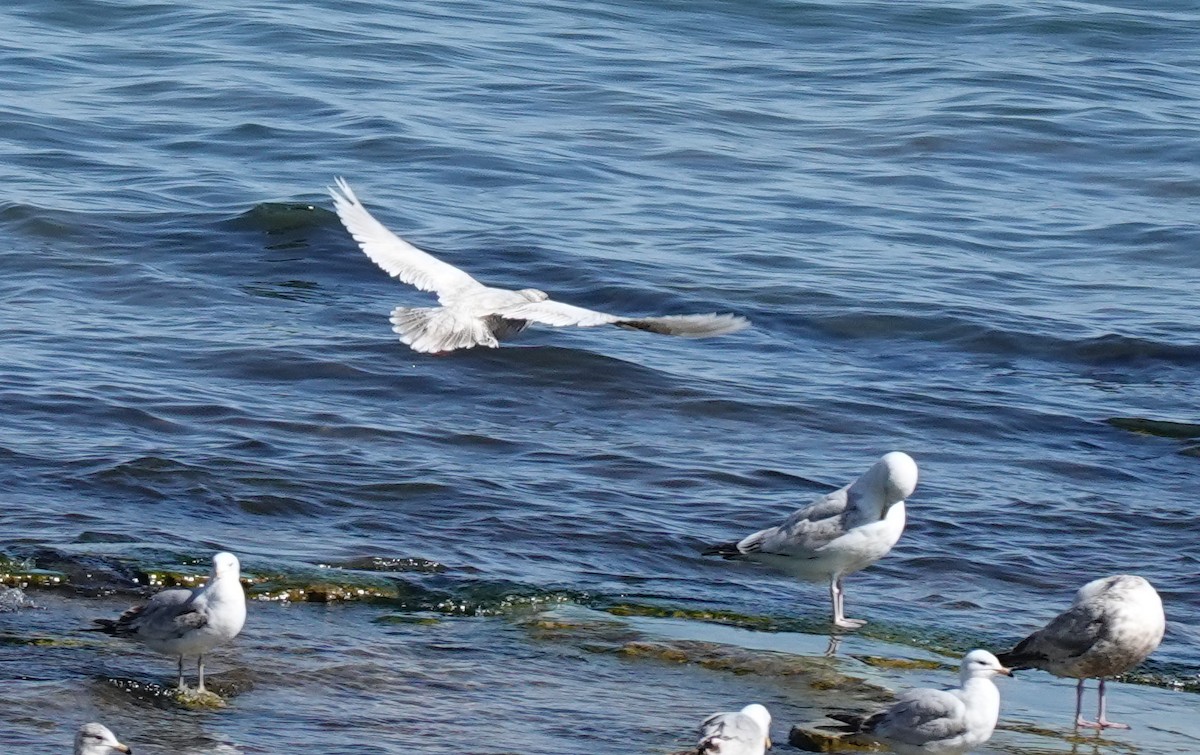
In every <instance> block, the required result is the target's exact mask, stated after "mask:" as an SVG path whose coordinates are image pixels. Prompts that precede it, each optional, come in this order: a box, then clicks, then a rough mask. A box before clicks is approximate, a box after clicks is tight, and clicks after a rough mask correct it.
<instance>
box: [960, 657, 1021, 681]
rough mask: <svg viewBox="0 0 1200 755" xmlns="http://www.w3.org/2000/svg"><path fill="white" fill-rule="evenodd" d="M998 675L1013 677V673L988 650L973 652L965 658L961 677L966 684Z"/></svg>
mask: <svg viewBox="0 0 1200 755" xmlns="http://www.w3.org/2000/svg"><path fill="white" fill-rule="evenodd" d="M997 674H1003V675H1004V676H1012V675H1013V672H1012V669H1009V668H1005V667H1004V665H1003V664H1001V663H1000V659H999V658H997V657H996V656H994V655H992V654H991V653H989V652H988V651H986V650H972V651H971V652H969V653H967V654H966V655H964V656H963V659H962V666H961V669H960V671H959V676H960V677H961V678H962V680H963V681H964V682H965V681H967V680H968V679H990V678H992V677H993V676H996V675H997Z"/></svg>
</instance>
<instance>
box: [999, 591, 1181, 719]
mask: <svg viewBox="0 0 1200 755" xmlns="http://www.w3.org/2000/svg"><path fill="white" fill-rule="evenodd" d="M1166 622H1167V620H1166V616H1165V615H1164V614H1163V606H1162V599H1161V598H1159V597H1158V593H1157V592H1156V591H1155V590H1154V587H1153V586H1151V584H1150V583H1149V582H1147V581H1146V580H1145V579H1143V578H1141V577H1136V576H1133V575H1129V574H1118V575H1117V576H1115V577H1102V578H1100V579H1096V580H1092V581H1091V582H1088V583H1087V584H1086V585H1084V586H1083V587H1081V588H1079V592H1077V593H1075V602H1074V603H1072V604H1071V607H1070V608H1068V609H1067V610H1066V611H1064V612H1063V613H1060V614H1059V615H1058V616H1055V617H1054V619H1052V620H1051V621H1050V623H1049V624H1047V625H1046V626H1045V628H1043V629H1039V630H1038V631H1036V632H1034V633H1033V634H1031V635H1029V636H1028V637H1026V638H1025V639H1023V640H1021V641H1020V642H1019V643H1017V646H1016V647H1015V648H1013V649H1012V650H1011V651H1009V652H1007V653H1001V654H1000V660H1001V661H1002V662H1003V663H1006V664H1009V665H1012V666H1013V667H1014V668H1039V669H1042V670H1044V671H1049V672H1050V673H1051V674H1054V675H1055V676H1065V677H1069V678H1071V679H1078V680H1079V684H1078V685H1076V688H1075V725H1076V726H1082V727H1085V728H1090V729H1108V728H1115V729H1128V728H1129V725H1128V724H1120V723H1114V722H1112V721H1109V720H1108V718H1107V716H1106V712H1107V711H1106V707H1105V705H1106V704H1105V699H1104V679H1105V677H1109V676H1114V675H1116V674H1122V673H1124V672H1126V671H1128V670H1129V669H1131V668H1133V667H1134V666H1136V665H1138V664H1139V663H1141V662H1142V661H1144V660H1145V659H1146V658H1147V657H1148V656H1149V655H1150V654H1151V653H1153V652H1154V650H1155V649H1156V648H1157V647H1158V645H1159V643H1160V642H1162V637H1163V631H1164V630H1165V629H1166ZM1088 679H1099V680H1100V689H1099V713H1098V715H1097V716H1096V720H1095V721H1088V720H1086V719H1084V717H1083V685H1084V682H1085V681H1086V680H1088Z"/></svg>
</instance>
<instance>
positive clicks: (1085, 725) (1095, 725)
mask: <svg viewBox="0 0 1200 755" xmlns="http://www.w3.org/2000/svg"><path fill="white" fill-rule="evenodd" d="M1075 726H1077V727H1079V728H1080V729H1129V728H1131V727H1130V726H1129V724H1119V723H1117V722H1116V721H1109V720H1107V719H1103V718H1102V719H1100V720H1099V721H1088V720H1086V719H1084V718H1083V717H1082V716H1080V717H1079V718H1077V719H1075Z"/></svg>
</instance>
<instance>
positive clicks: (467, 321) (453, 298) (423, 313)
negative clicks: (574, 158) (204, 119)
mask: <svg viewBox="0 0 1200 755" xmlns="http://www.w3.org/2000/svg"><path fill="white" fill-rule="evenodd" d="M336 183H337V188H336V189H334V188H330V189H329V193H330V194H331V195H332V196H333V205H334V207H335V208H336V209H337V214H338V217H339V218H341V219H342V224H343V225H344V226H346V230H348V231H349V232H350V235H351V236H353V237H354V240H355V241H357V242H358V244H359V246H361V247H362V250H363V251H364V252H365V253H366V255H367V256H368V257H370V258H371V261H372V262H374V263H375V264H376V265H379V266H380V267H381V268H383V269H384V271H385V272H387V273H388V274H389V275H391V276H392V277H394V278H399V279H400V280H401V281H403V282H404V283H408V284H410V285H412V286H416V287H417V288H419V289H421V290H422V291H431V292H433V293H435V294H437V297H438V302H439V303H440V304H441V305H442V306H440V307H396V308H395V309H393V310H392V318H391V319H392V330H394V331H395V332H396V333H397V334H398V335H399V336H400V340H401V341H403V342H404V343H406V344H408V346H409V347H410V348H411V349H412V350H413V351H423V352H432V353H445V352H448V351H454V350H455V349H469V348H471V347H473V346H488V347H490V348H493V349H494V348H496V347H497V346H499V345H500V343H499V342H500V341H501V340H503V339H505V338H508V337H509V336H513V335H516V334H517V333H520V332H521V331H522V330H524V329H525V328H526V327H527V326H528V325H529V323H531V322H538V323H542V324H543V325H552V326H554V327H564V326H567V325H574V326H578V327H581V328H590V327H594V326H597V325H617V326H619V327H622V328H627V329H632V330H646V331H649V332H651V333H662V334H664V335H669V336H683V337H684V338H705V337H707V336H719V335H724V334H726V333H734V332H736V331H739V330H741V329H743V328H745V327H746V326H748V325H749V324H750V322H749V320H747V319H746V318H744V317H739V316H737V315H730V314H707V315H670V316H666V317H620V316H618V315H610V314H607V313H605V312H594V311H592V310H590V309H583V308H582V307H576V306H572V305H570V304H563V303H561V302H557V301H553V300H552V299H550V298H549V296H548V295H547V294H546V293H544V292H542V291H538V290H537V289H533V288H526V289H522V290H520V291H512V290H509V289H504V288H491V287H489V286H485V285H483V284H482V283H480V282H479V281H477V280H475V279H474V278H472V277H471V276H470V275H468V274H467V273H465V272H464V271H462V270H459V269H458V268H456V267H454V266H453V265H449V264H447V263H445V262H442V261H441V260H439V259H437V258H436V257H434V256H433V255H431V254H429V253H427V252H423V251H421V250H420V249H418V248H416V247H415V246H413V245H412V244H410V243H408V242H407V241H405V240H404V239H402V238H400V237H399V236H397V235H395V234H394V233H392V232H391V231H389V230H388V229H387V228H384V227H383V224H382V223H380V222H379V221H378V220H376V219H375V218H374V217H373V216H372V215H371V213H369V212H367V209H366V208H365V207H363V206H362V203H361V202H359V201H358V197H356V196H355V195H354V192H353V191H352V190H351V189H350V186H349V185H348V184H347V183H346V182H345V181H344V180H342V179H340V178H339V179H336Z"/></svg>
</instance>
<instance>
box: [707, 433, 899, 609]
mask: <svg viewBox="0 0 1200 755" xmlns="http://www.w3.org/2000/svg"><path fill="white" fill-rule="evenodd" d="M916 488H917V463H916V462H915V461H913V460H912V457H910V456H909V455H908V454H905V453H902V452H900V451H893V452H891V453H889V454H885V455H884V456H883V458H881V459H880V460H879V461H877V462H875V464H874V465H873V466H872V467H871V468H870V469H868V470H867V471H866V473H864V474H863V476H862V477H859V478H858V479H857V480H855V481H854V482H853V483H851V484H850V485H847V486H846V487H844V488H841V489H840V490H835V491H834V492H832V493H829V494H828V495H825V496H822V497H821V498H818V499H817V500H816V501H814V502H813V503H811V504H809V505H808V506H806V507H804V508H802V509H800V510H799V511H797V512H796V513H794V514H792V515H791V516H790V517H788V518H787V520H785V521H784V523H783V524H781V525H779V526H778V527H771V528H769V529H765V530H761V531H759V532H755V533H754V534H753V535H750V536H748V537H745V538H742V539H741V540H738V541H736V542H732V543H725V544H722V545H718V546H714V547H712V548H709V549H708V550H706V551H705V552H704V553H705V555H718V556H724V557H725V558H730V559H746V560H750V561H758V562H761V563H764V564H767V565H769V566H772V567H774V568H776V569H779V570H780V571H783V572H785V573H787V574H790V575H792V576H794V577H797V578H799V579H803V580H808V581H812V582H815V581H820V580H829V597H830V601H831V602H832V603H833V623H834V624H835V625H836V626H838V627H841V628H843V629H856V628H858V627H860V626H862V625H863V624H865V623H866V622H865V621H862V620H860V619H848V618H846V613H845V606H844V597H845V596H844V592H843V589H842V579H843V578H844V577H845V576H846V575H847V574H852V573H854V572H856V571H859V570H861V569H865V568H866V567H868V566H870V565H871V564H873V563H875V562H876V561H878V560H879V559H881V558H883V557H884V556H886V555H887V553H888V551H890V550H891V549H892V546H893V545H895V544H896V541H897V540H899V539H900V534H901V533H902V532H904V500H905V499H906V498H908V497H909V496H911V495H912V494H913V491H914V490H916Z"/></svg>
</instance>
